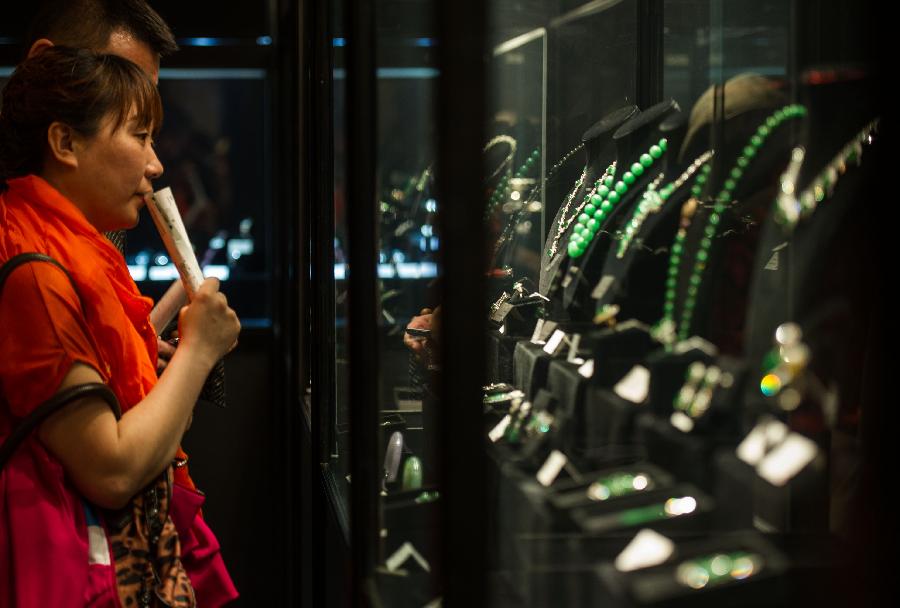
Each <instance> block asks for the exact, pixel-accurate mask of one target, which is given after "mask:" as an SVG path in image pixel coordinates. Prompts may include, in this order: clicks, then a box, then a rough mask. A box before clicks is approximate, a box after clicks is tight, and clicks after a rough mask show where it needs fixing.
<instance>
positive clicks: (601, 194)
mask: <svg viewBox="0 0 900 608" xmlns="http://www.w3.org/2000/svg"><path fill="white" fill-rule="evenodd" d="M608 194H609V188H608V187H606V186H600V187H599V188H597V194H595V195H594V196H596V197H598V198H600V199H604V198H606V197H607V195H608ZM591 202H594V201H591ZM594 204H595V205H598V204H599V203H594Z"/></svg>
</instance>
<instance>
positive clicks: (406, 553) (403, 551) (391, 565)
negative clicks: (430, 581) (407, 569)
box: [384, 542, 431, 572]
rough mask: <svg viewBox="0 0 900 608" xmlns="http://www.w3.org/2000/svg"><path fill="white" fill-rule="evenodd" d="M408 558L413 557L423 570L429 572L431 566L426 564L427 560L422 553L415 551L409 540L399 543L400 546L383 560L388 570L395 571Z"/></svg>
mask: <svg viewBox="0 0 900 608" xmlns="http://www.w3.org/2000/svg"><path fill="white" fill-rule="evenodd" d="M409 558H413V560H415V562H416V563H417V564H419V566H420V567H421V568H422V570H424V571H425V572H431V566H429V565H428V562H427V561H425V558H424V557H422V554H421V553H419V552H418V551H416V548H415V547H413V546H412V544H411V543H409V542H406V543H403V544H402V545H400V548H399V549H397V550H396V551H394V554H393V555H391V556H390V557H389V558H387V559H386V560H385V561H384V565H385V567H386V568H387V569H388V572H395V571H396V570H397V569H398V568H399V567H400V566H402V565H403V564H404V562H406V560H408V559H409Z"/></svg>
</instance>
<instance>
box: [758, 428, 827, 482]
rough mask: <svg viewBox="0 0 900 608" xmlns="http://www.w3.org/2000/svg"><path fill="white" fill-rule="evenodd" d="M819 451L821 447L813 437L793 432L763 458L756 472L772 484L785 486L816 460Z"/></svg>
mask: <svg viewBox="0 0 900 608" xmlns="http://www.w3.org/2000/svg"><path fill="white" fill-rule="evenodd" d="M818 453H819V448H818V446H817V445H816V444H815V443H814V442H813V441H812V440H811V439H808V438H806V437H804V436H803V435H798V434H797V433H791V434H790V435H788V438H787V439H785V440H784V443H782V444H781V445H779V446H778V447H777V448H775V449H774V450H772V451H771V452H769V454H767V455H766V457H765V458H763V459H762V462H760V463H759V466H757V467H756V472H757V473H758V474H759V476H760V477H762V478H763V479H765V480H766V481H768V482H769V483H771V484H772V485H774V486H783V485H785V484H786V483H787V482H789V481H790V480H791V479H793V478H794V476H795V475H797V473H799V472H800V471H802V470H803V469H804V467H806V466H807V465H808V464H809V463H811V462H812V461H813V460H815V458H816V456H817V455H818Z"/></svg>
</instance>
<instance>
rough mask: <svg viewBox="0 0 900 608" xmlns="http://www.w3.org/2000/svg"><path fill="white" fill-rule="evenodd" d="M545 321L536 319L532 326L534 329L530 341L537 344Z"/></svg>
mask: <svg viewBox="0 0 900 608" xmlns="http://www.w3.org/2000/svg"><path fill="white" fill-rule="evenodd" d="M546 322H547V321H546V320H544V319H538V320H537V323H536V324H535V326H534V331H533V332H532V333H531V343H532V344H538V343H539V340H540V339H541V332H542V331H543V330H544V324H545V323H546Z"/></svg>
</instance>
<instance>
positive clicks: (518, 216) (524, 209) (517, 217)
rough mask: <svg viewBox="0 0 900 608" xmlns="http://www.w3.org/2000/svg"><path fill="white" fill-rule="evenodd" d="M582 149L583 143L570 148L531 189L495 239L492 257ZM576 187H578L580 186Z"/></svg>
mask: <svg viewBox="0 0 900 608" xmlns="http://www.w3.org/2000/svg"><path fill="white" fill-rule="evenodd" d="M583 148H584V142H582V143H580V144H578V145H577V146H575V147H574V148H572V149H571V150H569V151H568V152H566V154H565V155H564V156H563V157H562V158H560V159H559V160H558V161H557V162H556V164H554V165H553V166H552V167H550V169H549V170H548V171H547V175H546V177H545V178H544V183H543V184H540V185H539V186H537V187H536V188H534V189H532V191H531V194H529V196H528V198H527V199H526V200H525V202H524V203H523V204H522V206H521V207H520V208H519V210H518V212H517V213H515V214H514V215H512V216H510V219H509V221H508V222H507V224H506V226H505V227H504V229H503V230H502V231H501V233H500V236H499V237H498V238H497V242H496V243H495V245H494V257H495V258H496V256H497V254H498V253H499V252H500V249H501V247H502V246H503V244H504V243H505V242H506V241H508V240H509V239H510V238H512V236H513V232H514V231H515V228H516V226H518V225H519V224H520V223H521V221H522V218H523V217H524V216H525V214H526V213H528V208H529V205H530V204H531V203H533V202H534V201H536V200H537V198H538V196H539V195H540V193H541V192H542V191H543V190H544V186H545V185H546V184H548V183H550V181H551V180H552V179H553V178H555V177H556V174H557V173H558V172H559V170H560V169H562V168H563V166H565V164H566V163H568V162H569V160H571V158H572V157H573V156H574V155H575V154H577V153H578V152H580V151H581V150H582V149H583ZM578 187H580V185H579V186H578ZM578 187H576V188H575V190H576V191H577V190H578Z"/></svg>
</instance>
